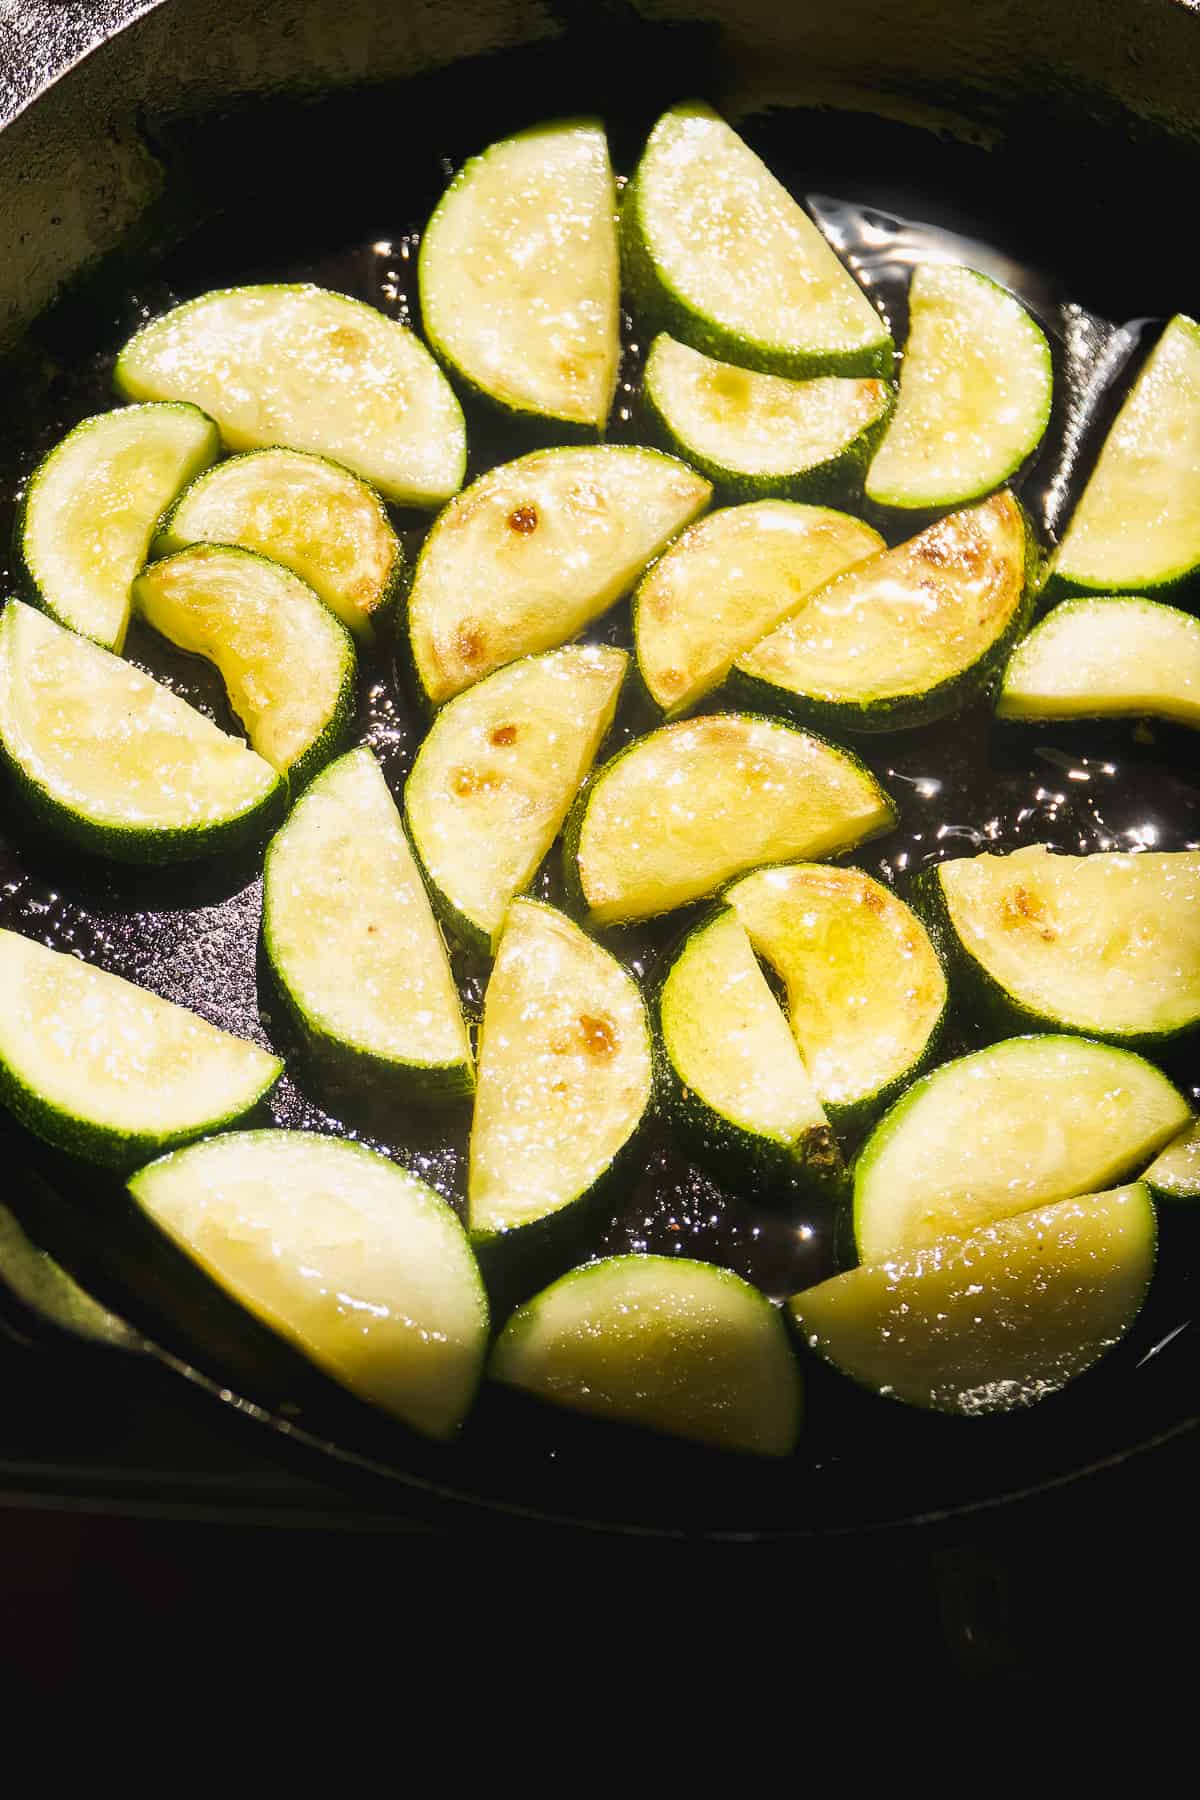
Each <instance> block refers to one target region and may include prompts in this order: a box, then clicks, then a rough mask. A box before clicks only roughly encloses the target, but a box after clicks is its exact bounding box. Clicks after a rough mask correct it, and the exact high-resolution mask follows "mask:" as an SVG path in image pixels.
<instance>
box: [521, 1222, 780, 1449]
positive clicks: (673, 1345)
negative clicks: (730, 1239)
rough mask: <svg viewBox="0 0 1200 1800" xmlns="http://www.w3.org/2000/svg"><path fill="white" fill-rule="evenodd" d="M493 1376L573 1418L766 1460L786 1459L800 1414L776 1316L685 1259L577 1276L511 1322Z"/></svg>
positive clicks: (575, 1272)
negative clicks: (585, 1416)
mask: <svg viewBox="0 0 1200 1800" xmlns="http://www.w3.org/2000/svg"><path fill="white" fill-rule="evenodd" d="M488 1373H489V1374H490V1375H491V1376H492V1378H493V1379H494V1380H496V1381H502V1382H506V1383H507V1384H509V1385H510V1386H512V1387H518V1388H523V1389H525V1390H526V1391H527V1392H529V1393H531V1394H535V1395H537V1397H538V1398H539V1399H541V1400H545V1401H548V1402H549V1403H550V1404H551V1405H554V1406H563V1407H567V1408H569V1409H570V1410H571V1411H573V1412H582V1413H589V1414H591V1415H592V1416H594V1417H599V1418H608V1419H618V1420H623V1421H625V1422H626V1423H627V1424H632V1425H639V1426H642V1427H644V1428H646V1429H649V1430H651V1431H660V1432H666V1433H668V1434H669V1435H671V1436H674V1437H682V1438H689V1439H692V1440H694V1441H695V1442H698V1443H701V1444H708V1445H711V1446H712V1447H714V1448H716V1449H721V1450H739V1451H748V1452H751V1453H755V1454H758V1455H762V1456H787V1455H789V1454H790V1453H791V1451H792V1450H793V1449H794V1448H795V1444H796V1439H797V1437H798V1435H799V1432H800V1425H801V1420H802V1414H803V1390H802V1387H801V1378H800V1370H799V1368H798V1366H797V1363H796V1358H795V1356H794V1355H793V1354H792V1350H791V1347H790V1345H789V1344H788V1341H787V1333H786V1329H785V1327H784V1324H783V1320H782V1318H781V1316H780V1314H779V1311H778V1309H777V1308H776V1307H774V1306H772V1305H771V1303H770V1301H769V1300H767V1299H765V1298H764V1296H763V1295H762V1294H760V1293H759V1292H758V1291H757V1289H755V1288H752V1287H751V1286H750V1285H749V1283H748V1282H745V1281H743V1280H742V1279H741V1278H740V1277H739V1276H737V1275H734V1274H731V1273H730V1271H729V1270H728V1269H720V1268H717V1267H716V1266H715V1265H714V1264H712V1263H701V1262H693V1261H691V1260H690V1259H688V1258H686V1257H678V1256H613V1257H608V1258H606V1259H605V1260H604V1261H601V1262H594V1263H588V1264H585V1265H584V1266H583V1267H582V1268H579V1269H572V1270H571V1272H570V1274H568V1275H564V1276H563V1277H562V1278H561V1280H559V1281H556V1282H554V1283H553V1284H552V1285H551V1286H550V1287H548V1288H545V1289H543V1291H542V1292H541V1293H540V1294H537V1295H535V1296H534V1298H533V1299H532V1300H530V1301H528V1302H527V1303H526V1305H524V1306H523V1307H521V1308H520V1310H519V1311H518V1312H516V1313H514V1315H513V1316H512V1318H511V1319H510V1320H509V1321H508V1323H507V1325H506V1326H505V1327H504V1330H503V1331H502V1332H501V1334H500V1337H499V1339H498V1341H497V1343H496V1347H495V1349H494V1351H493V1352H492V1358H491V1362H490V1364H489V1367H488Z"/></svg>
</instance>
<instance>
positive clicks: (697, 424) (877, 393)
mask: <svg viewBox="0 0 1200 1800" xmlns="http://www.w3.org/2000/svg"><path fill="white" fill-rule="evenodd" d="M642 402H643V404H644V406H645V407H646V410H647V412H648V414H649V417H650V420H651V422H652V425H653V427H654V428H655V430H656V431H657V432H658V433H659V434H660V436H661V438H662V441H663V444H664V447H665V448H666V449H668V450H673V451H674V452H675V454H676V455H677V456H682V458H683V459H684V461H685V462H689V463H691V465H692V467H693V468H696V469H699V470H701V472H702V473H703V474H705V475H707V476H708V478H709V480H710V481H712V482H714V483H715V484H716V485H717V487H719V488H721V489H723V490H724V492H725V493H726V494H728V495H729V497H730V498H731V499H733V500H767V499H778V500H807V501H816V502H818V503H821V502H825V503H827V504H830V505H838V504H839V503H841V502H844V501H846V500H849V499H850V498H851V497H852V496H853V495H854V494H856V493H857V492H859V491H860V490H861V488H862V480H863V472H864V470H865V469H866V467H867V464H868V463H869V462H870V460H871V456H872V454H873V452H874V449H875V446H876V444H877V443H878V442H879V438H880V436H881V434H882V432H883V429H884V425H885V424H886V421H887V416H888V413H889V412H890V411H891V406H892V389H891V387H890V386H889V385H888V383H887V382H885V381H877V380H871V379H869V378H860V379H858V380H855V379H853V378H851V377H849V376H839V375H826V376H819V377H817V378H816V379H815V380H813V381H788V380H786V379H785V378H784V377H783V376H781V375H762V374H759V373H757V372H756V371H755V370H753V369H739V368H738V367H737V366H736V365H735V364H734V363H727V362H719V361H718V360H717V359H716V358H715V357H712V356H704V355H703V354H702V353H701V352H700V351H699V350H693V349H692V348H691V347H690V345H688V344H680V343H678V342H677V341H676V340H675V339H674V338H673V337H671V336H670V335H669V334H668V333H667V332H665V331H662V332H660V333H659V335H658V336H657V337H656V338H655V340H654V342H653V343H652V344H651V346H650V354H649V356H648V357H647V358H646V367H645V371H644V373H643V376H642Z"/></svg>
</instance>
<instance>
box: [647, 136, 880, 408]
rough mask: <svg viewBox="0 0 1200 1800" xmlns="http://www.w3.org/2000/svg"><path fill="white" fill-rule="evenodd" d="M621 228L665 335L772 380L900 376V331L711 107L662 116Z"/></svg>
mask: <svg viewBox="0 0 1200 1800" xmlns="http://www.w3.org/2000/svg"><path fill="white" fill-rule="evenodd" d="M621 224H622V252H623V256H624V259H625V274H626V279H627V282H628V284H629V287H630V289H631V292H632V295H633V298H634V302H635V305H636V306H637V308H638V309H639V311H640V313H641V314H642V316H643V317H644V318H645V319H646V320H647V322H648V323H649V324H650V325H652V326H653V327H654V328H655V330H660V329H664V330H667V331H670V332H671V333H673V335H674V336H675V337H677V338H680V339H681V340H682V341H683V342H684V343H686V344H690V345H691V346H692V347H693V348H695V349H697V350H703V351H706V352H707V353H708V354H709V355H712V356H719V357H725V358H727V359H728V360H729V361H730V362H736V363H740V364H742V365H743V366H744V367H746V368H751V369H760V370H763V371H764V372H766V373H768V374H776V375H790V376H795V377H804V376H809V375H867V376H872V375H883V376H887V375H890V373H891V367H892V339H891V334H890V333H889V331H888V328H887V326H886V325H885V324H884V321H883V320H882V318H881V317H880V316H879V314H878V313H877V312H876V310H875V308H874V306H873V305H872V304H871V302H870V300H869V299H868V298H867V296H866V294H865V293H864V292H863V290H862V289H861V288H860V287H859V285H858V283H857V282H856V281H855V280H854V278H853V276H852V275H851V274H850V273H849V271H848V270H847V269H845V268H844V267H843V266H842V264H841V263H840V262H839V261H838V258H837V256H836V255H835V253H834V251H833V250H832V249H831V247H830V245H829V244H828V243H827V242H826V240H825V238H824V237H823V236H822V234H821V232H820V231H819V230H818V229H817V227H816V226H815V225H814V224H813V222H812V220H811V219H810V218H809V216H808V214H807V213H806V212H805V211H804V209H803V208H802V207H800V206H799V205H797V203H796V201H795V200H794V199H793V198H792V196H791V195H790V194H789V193H788V191H787V189H786V188H785V187H784V186H783V185H782V183H780V182H779V181H777V180H776V179H775V177H774V176H773V175H772V174H771V172H770V170H769V169H768V168H767V167H766V165H765V164H764V163H763V162H762V161H761V160H760V159H759V158H758V157H757V156H756V155H755V154H754V152H753V151H752V150H751V149H750V147H749V145H748V144H746V143H745V142H744V140H743V139H742V138H741V137H739V136H738V134H737V132H736V131H734V130H733V129H732V127H731V126H729V125H727V124H726V123H725V121H724V120H723V119H721V118H719V117H718V116H717V114H716V113H714V112H713V111H712V110H711V109H710V108H709V107H707V106H704V105H700V104H697V103H688V104H686V105H682V106H676V107H673V108H672V109H671V110H670V111H669V112H666V113H664V114H663V116H662V117H661V118H660V119H659V121H658V123H657V124H656V125H655V127H654V129H653V131H652V132H651V133H650V137H649V139H648V141H647V144H646V148H645V150H644V152H643V154H642V158H641V161H640V162H639V164H638V167H637V171H636V173H635V175H634V178H633V180H632V182H631V183H630V186H629V188H628V190H627V191H626V194H625V196H624V200H623V203H622V209H621Z"/></svg>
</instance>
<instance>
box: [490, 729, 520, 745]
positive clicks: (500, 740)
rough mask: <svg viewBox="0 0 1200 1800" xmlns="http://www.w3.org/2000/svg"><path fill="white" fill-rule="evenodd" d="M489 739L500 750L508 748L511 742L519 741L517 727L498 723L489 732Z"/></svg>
mask: <svg viewBox="0 0 1200 1800" xmlns="http://www.w3.org/2000/svg"><path fill="white" fill-rule="evenodd" d="M488 741H489V743H492V744H495V746H496V748H497V749H498V750H507V749H508V747H509V745H510V744H515V743H516V741H517V728H516V726H515V725H497V726H495V727H494V728H493V730H492V731H491V733H490V734H489V738H488Z"/></svg>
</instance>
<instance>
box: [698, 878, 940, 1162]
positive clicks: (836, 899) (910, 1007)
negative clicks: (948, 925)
mask: <svg viewBox="0 0 1200 1800" xmlns="http://www.w3.org/2000/svg"><path fill="white" fill-rule="evenodd" d="M723 897H724V899H725V902H726V904H727V905H729V906H731V907H732V908H733V910H734V912H735V913H736V914H737V916H738V918H739V919H740V921H741V923H742V925H743V927H744V928H745V930H746V932H747V933H748V934H749V938H750V942H751V943H752V944H753V946H754V948H755V950H756V951H757V952H758V954H759V955H760V956H761V957H762V958H763V959H764V961H765V962H767V963H768V964H769V965H770V966H771V967H772V968H773V969H774V970H775V972H776V974H777V975H778V976H779V978H780V979H781V981H782V982H783V984H784V988H785V990H786V992H787V1006H788V1017H789V1018H790V1020H791V1026H792V1032H793V1034H794V1036H795V1040H796V1044H797V1046H798V1048H799V1051H800V1055H801V1057H802V1058H803V1060H804V1066H805V1068H806V1069H807V1071H808V1075H809V1079H810V1080H811V1082H812V1085H813V1088H814V1090H815V1091H816V1094H817V1096H818V1098H819V1099H820V1101H821V1103H822V1105H823V1106H824V1108H825V1110H826V1112H827V1114H828V1116H829V1119H830V1121H831V1123H832V1124H833V1125H834V1127H835V1128H837V1129H839V1130H857V1129H858V1128H860V1127H861V1126H862V1125H864V1124H866V1123H867V1121H868V1120H869V1119H870V1118H871V1117H873V1116H874V1115H875V1114H876V1113H878V1112H879V1111H880V1109H881V1108H882V1107H884V1106H885V1105H887V1103H888V1101H889V1100H891V1099H892V1097H893V1096H894V1095H895V1094H896V1093H897V1092H898V1091H899V1090H900V1089H901V1088H902V1087H904V1086H905V1085H906V1083H908V1082H909V1081H911V1080H912V1078H913V1076H914V1075H916V1074H918V1073H919V1072H920V1070H921V1069H922V1068H923V1067H924V1065H925V1064H926V1063H927V1062H928V1061H929V1059H930V1057H931V1056H932V1054H933V1052H934V1050H935V1049H936V1047H937V1043H938V1040H939V1038H940V1036H941V1030H942V1025H943V1023H944V1020H945V1015H946V1002H947V988H946V977H945V974H944V973H943V970H942V965H941V963H940V961H939V960H938V956H937V952H936V951H935V950H934V947H933V945H932V943H931V942H930V940H929V934H928V933H927V932H926V930H925V928H924V926H923V925H922V924H921V922H920V920H919V919H918V918H917V917H916V916H915V915H914V914H913V913H912V912H911V911H910V910H909V908H908V907H907V906H905V904H904V902H903V901H902V900H899V899H897V897H896V895H895V894H893V893H892V892H891V891H890V890H889V889H888V888H885V887H883V886H882V885H881V883H879V882H878V881H872V879H871V877H870V876H869V875H864V874H863V873H862V871H861V870H860V869H838V868H828V867H826V866H825V865H824V864H822V863H793V864H792V865H790V866H789V867H784V868H775V869H758V870H756V871H755V872H754V874H752V875H746V876H744V877H743V878H742V880H741V881H738V882H735V883H734V885H733V886H732V887H730V888H727V889H726V891H725V894H724V896H723Z"/></svg>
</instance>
